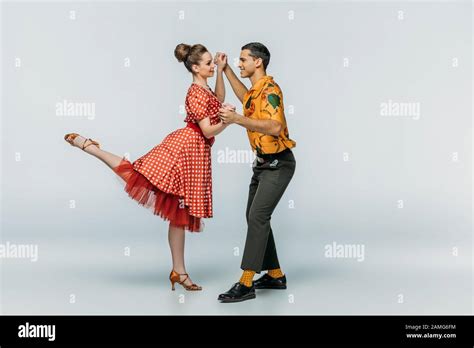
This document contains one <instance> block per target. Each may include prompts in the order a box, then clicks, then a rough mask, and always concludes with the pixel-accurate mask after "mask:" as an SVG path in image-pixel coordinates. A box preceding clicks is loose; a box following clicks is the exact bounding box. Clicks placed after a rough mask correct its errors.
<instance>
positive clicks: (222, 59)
mask: <svg viewBox="0 0 474 348" xmlns="http://www.w3.org/2000/svg"><path fill="white" fill-rule="evenodd" d="M214 64H216V65H217V70H219V71H224V68H225V67H226V66H227V55H226V54H225V53H223V52H216V56H215V57H214Z"/></svg>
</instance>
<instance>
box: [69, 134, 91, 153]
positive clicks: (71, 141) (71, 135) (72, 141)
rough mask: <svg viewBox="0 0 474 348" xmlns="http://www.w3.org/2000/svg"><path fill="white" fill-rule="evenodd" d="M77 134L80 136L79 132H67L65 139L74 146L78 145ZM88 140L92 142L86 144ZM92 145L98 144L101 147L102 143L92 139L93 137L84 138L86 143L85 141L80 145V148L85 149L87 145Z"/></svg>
mask: <svg viewBox="0 0 474 348" xmlns="http://www.w3.org/2000/svg"><path fill="white" fill-rule="evenodd" d="M77 136H79V134H77V133H68V134H66V135H65V136H64V140H66V141H67V142H68V143H69V144H71V145H72V146H76V145H74V139H76V137H77ZM88 140H89V141H90V143H89V144H87V145H86V143H87V141H88ZM90 145H95V146H97V147H98V148H100V144H99V143H98V142H97V141H95V140H92V139H89V138H88V139H86V140H84V143H83V144H82V146H81V147H79V148H80V149H81V150H84V149H85V148H86V147H88V146H90ZM76 147H78V146H76Z"/></svg>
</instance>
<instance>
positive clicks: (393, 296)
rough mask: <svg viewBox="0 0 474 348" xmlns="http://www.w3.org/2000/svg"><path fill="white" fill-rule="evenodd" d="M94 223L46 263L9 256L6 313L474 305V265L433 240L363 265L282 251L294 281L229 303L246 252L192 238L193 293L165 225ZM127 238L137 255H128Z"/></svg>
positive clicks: (420, 309) (51, 247) (396, 310)
mask: <svg viewBox="0 0 474 348" xmlns="http://www.w3.org/2000/svg"><path fill="white" fill-rule="evenodd" d="M164 226H165V225H164V224H163V227H164ZM88 228H89V230H91V229H92V227H91V226H90V225H89V227H88ZM71 232H74V233H71ZM76 232H77V233H76ZM89 232H92V231H89ZM94 232H96V233H97V235H96V236H95V237H94V236H92V235H91V234H88V235H80V233H79V231H75V230H74V228H73V229H72V231H71V230H64V237H63V238H58V240H56V241H54V242H53V241H48V242H42V243H39V250H40V253H39V258H38V261H37V262H31V261H30V260H27V259H4V260H3V265H2V292H1V294H2V298H1V304H2V314H66V315H67V314H136V315H138V314H176V315H180V314H210V315H215V314H221V315H222V314H270V315H271V314H275V315H277V314H327V315H331V314H469V313H472V307H471V304H472V291H471V287H470V284H469V281H468V278H466V274H469V272H470V266H469V264H468V263H463V262H464V261H466V260H465V258H462V257H460V256H458V257H456V258H454V257H453V256H450V255H447V254H446V253H445V252H444V251H443V250H439V249H436V248H432V247H425V248H419V249H417V248H415V247H412V248H407V247H406V246H404V245H400V246H399V247H400V248H399V249H398V250H396V249H397V248H396V247H395V246H394V245H392V249H391V250H384V249H383V248H382V247H380V248H377V249H376V248H374V249H376V250H378V255H374V254H372V255H371V256H370V258H369V259H368V260H365V261H364V262H362V263H361V264H364V265H363V267H362V266H361V265H360V264H358V263H357V261H355V260H347V259H346V260H331V261H329V260H328V259H327V258H324V257H320V256H315V255H313V256H315V257H308V253H304V252H303V253H301V254H298V253H296V254H294V255H285V256H284V257H283V256H282V255H281V256H280V258H281V259H290V258H291V259H292V262H291V263H290V262H287V264H289V265H288V266H287V267H286V268H285V272H286V273H287V277H288V282H289V287H288V289H287V290H284V291H271V290H261V291H258V293H257V299H256V300H252V301H247V302H244V303H237V304H221V303H218V301H217V300H216V297H217V295H218V294H219V293H220V292H222V291H224V290H227V288H228V287H229V286H230V285H231V284H232V282H234V281H236V280H237V279H238V277H239V275H240V270H239V268H238V267H239V261H240V257H239V256H234V254H233V253H232V252H224V251H222V250H220V251H219V250H218V248H211V246H210V245H209V244H207V245H205V246H204V245H202V243H204V244H206V243H209V242H210V239H211V237H212V236H211V235H210V234H209V233H208V234H207V235H204V234H203V235H201V236H197V235H193V236H190V237H189V238H188V245H187V247H188V249H189V251H188V265H189V266H188V270H189V272H190V273H191V275H192V277H193V280H194V281H196V282H197V283H199V284H200V285H202V286H203V288H204V290H203V291H202V292H192V293H191V292H186V291H184V290H183V289H181V288H179V287H178V288H177V291H175V292H172V291H171V289H170V284H169V281H168V280H167V276H168V274H169V271H170V259H169V256H168V253H169V251H168V248H167V245H166V239H165V233H163V234H162V236H159V234H155V235H151V234H150V235H148V236H144V237H147V238H146V239H145V238H144V239H143V240H142V241H141V242H140V243H137V242H134V243H130V240H129V239H124V238H120V237H117V238H103V237H99V233H100V231H94ZM163 232H164V231H163ZM131 233H139V232H138V231H131ZM67 235H69V236H72V235H75V236H74V237H69V238H66V236H67ZM223 244H225V243H223ZM127 246H128V247H130V256H124V248H125V247H127ZM213 247H216V246H213ZM206 248H208V249H209V250H206ZM211 249H214V251H213V252H210V251H211ZM303 251H304V250H303ZM400 251H403V259H402V261H401V262H400V261H398V262H396V263H395V262H394V260H399V257H398V256H399V255H394V253H397V252H400ZM305 254H306V257H303V255H305ZM316 254H317V253H316ZM290 256H291V257H290ZM366 257H367V256H366ZM420 260H424V262H420ZM226 265H231V266H226ZM400 294H403V303H399V299H400V297H399V295H400ZM71 299H74V301H71ZM71 302H72V303H71Z"/></svg>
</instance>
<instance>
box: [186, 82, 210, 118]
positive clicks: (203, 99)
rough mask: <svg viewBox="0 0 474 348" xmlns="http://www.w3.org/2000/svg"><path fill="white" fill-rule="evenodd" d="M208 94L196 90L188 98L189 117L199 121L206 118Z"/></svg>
mask: <svg viewBox="0 0 474 348" xmlns="http://www.w3.org/2000/svg"><path fill="white" fill-rule="evenodd" d="M209 99H210V95H209V93H206V92H205V91H201V90H198V89H196V90H195V91H194V92H193V93H191V94H190V95H189V96H188V108H189V109H188V110H187V111H188V113H190V114H191V117H192V118H193V119H194V120H196V121H200V120H202V119H203V118H206V117H208V116H209V115H208V106H209Z"/></svg>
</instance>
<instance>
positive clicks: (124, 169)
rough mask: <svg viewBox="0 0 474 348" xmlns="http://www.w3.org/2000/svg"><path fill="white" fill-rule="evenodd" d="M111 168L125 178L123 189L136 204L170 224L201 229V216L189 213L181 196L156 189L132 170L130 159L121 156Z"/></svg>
mask: <svg viewBox="0 0 474 348" xmlns="http://www.w3.org/2000/svg"><path fill="white" fill-rule="evenodd" d="M113 170H114V171H115V173H117V175H119V176H120V177H121V178H122V179H123V180H125V183H126V184H125V191H126V192H127V193H128V195H129V196H130V197H131V198H132V199H134V200H136V201H137V202H138V204H141V205H143V206H145V207H146V208H149V209H151V210H152V211H153V214H155V215H159V216H160V217H162V218H163V219H164V220H166V221H169V222H170V224H171V226H174V227H181V228H184V229H186V230H188V231H190V232H200V231H201V230H202V226H201V225H202V222H201V218H198V217H195V216H192V215H189V211H188V207H186V206H185V205H184V204H183V199H182V198H181V197H179V196H176V195H173V194H170V193H166V192H163V191H161V190H160V189H158V188H157V187H156V186H154V185H153V184H152V183H151V182H150V181H149V180H148V179H147V178H146V177H145V176H143V175H142V174H141V173H139V172H137V171H136V170H134V169H133V165H132V163H130V161H128V160H127V159H125V158H123V159H122V161H121V162H120V164H119V165H118V166H117V167H115V168H114V169H113Z"/></svg>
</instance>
